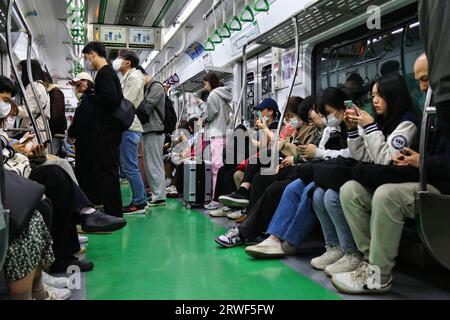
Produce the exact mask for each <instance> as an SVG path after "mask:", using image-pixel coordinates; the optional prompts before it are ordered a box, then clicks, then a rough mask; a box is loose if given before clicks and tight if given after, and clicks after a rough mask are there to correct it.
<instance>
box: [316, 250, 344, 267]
mask: <svg viewBox="0 0 450 320" xmlns="http://www.w3.org/2000/svg"><path fill="white" fill-rule="evenodd" d="M325 248H326V250H327V251H326V252H325V253H324V254H323V255H321V256H320V257H317V258H314V259H312V260H311V265H312V266H313V268H314V269H317V270H325V268H326V267H328V266H329V265H331V264H333V263H335V262H336V261H338V260H339V259H340V258H342V257H343V256H344V253H343V252H342V250H341V248H340V247H337V246H333V247H330V246H326V247H325Z"/></svg>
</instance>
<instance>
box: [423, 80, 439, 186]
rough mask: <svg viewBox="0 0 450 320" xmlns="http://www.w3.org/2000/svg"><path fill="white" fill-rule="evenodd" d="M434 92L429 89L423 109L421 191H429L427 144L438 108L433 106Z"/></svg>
mask: <svg viewBox="0 0 450 320" xmlns="http://www.w3.org/2000/svg"><path fill="white" fill-rule="evenodd" d="M432 96H433V92H432V90H431V88H429V89H428V93H427V99H426V102H425V107H424V109H423V118H422V128H421V132H420V192H427V189H428V188H427V149H428V148H427V145H428V131H429V130H428V127H429V124H430V121H431V119H430V118H431V117H430V116H431V115H433V114H435V113H436V109H435V108H434V107H432V106H431V99H432Z"/></svg>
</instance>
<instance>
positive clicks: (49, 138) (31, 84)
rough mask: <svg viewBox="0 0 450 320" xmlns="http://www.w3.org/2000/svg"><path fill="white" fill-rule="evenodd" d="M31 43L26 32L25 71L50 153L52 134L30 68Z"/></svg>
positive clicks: (29, 36)
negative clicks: (48, 142)
mask: <svg viewBox="0 0 450 320" xmlns="http://www.w3.org/2000/svg"><path fill="white" fill-rule="evenodd" d="M32 43H33V36H32V35H31V32H30V33H28V50H27V71H28V79H29V80H30V86H31V90H32V91H33V95H34V97H35V99H36V104H37V106H38V108H39V112H40V114H41V119H42V122H43V123H44V128H45V133H46V134H47V140H48V141H50V144H49V145H48V146H47V148H48V151H49V153H50V154H51V153H52V144H51V142H52V134H51V132H50V126H49V124H48V121H47V118H46V116H45V113H44V109H43V108H42V105H41V102H40V101H39V95H38V93H37V90H36V86H35V84H34V79H33V72H32V70H31V49H32V47H31V45H32ZM47 108H50V106H47Z"/></svg>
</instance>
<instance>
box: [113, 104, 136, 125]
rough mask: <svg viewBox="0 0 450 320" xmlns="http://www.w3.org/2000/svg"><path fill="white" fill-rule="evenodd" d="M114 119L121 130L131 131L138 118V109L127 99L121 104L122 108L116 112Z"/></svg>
mask: <svg viewBox="0 0 450 320" xmlns="http://www.w3.org/2000/svg"><path fill="white" fill-rule="evenodd" d="M112 115H113V117H114V118H115V119H116V120H118V122H119V124H120V127H121V130H122V131H126V130H128V129H130V127H131V125H132V124H133V121H134V118H135V117H136V108H135V107H134V104H133V103H132V102H131V101H130V100H127V99H125V98H123V99H122V101H121V102H120V107H119V108H117V109H116V110H114V112H113V113H112Z"/></svg>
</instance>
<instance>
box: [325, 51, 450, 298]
mask: <svg viewBox="0 0 450 320" xmlns="http://www.w3.org/2000/svg"><path fill="white" fill-rule="evenodd" d="M414 69H415V74H416V79H417V80H418V81H419V82H420V88H421V90H422V91H423V92H427V91H428V88H429V81H428V64H427V61H426V57H425V56H423V55H422V56H420V57H419V58H418V59H417V61H416V65H415V68H414ZM428 141H429V144H430V146H429V149H428V150H429V154H428V157H429V158H428V172H429V174H428V178H429V183H430V185H429V186H428V190H429V191H430V192H432V193H440V192H442V193H444V194H450V183H449V181H450V177H449V176H448V174H447V172H448V170H446V168H447V164H446V157H445V155H446V145H445V139H444V138H443V136H442V134H441V133H440V132H439V131H437V132H432V135H431V137H430V138H429V140H428ZM420 157H421V155H419V154H418V153H417V152H415V151H413V150H411V149H409V148H405V149H404V151H403V152H402V153H399V154H398V155H397V156H396V157H394V164H395V165H397V166H410V167H414V168H417V169H418V168H419V163H420ZM418 178H419V170H417V175H416V177H415V178H414V177H413V178H412V181H414V179H416V180H417V181H418ZM418 190H419V184H418V183H417V182H410V183H402V184H386V185H383V186H381V187H379V188H377V190H375V191H373V190H369V189H368V188H366V187H364V186H363V185H361V184H360V183H358V182H356V181H350V182H348V183H346V184H345V185H344V186H343V187H342V188H341V195H340V198H341V203H342V208H343V210H344V214H345V217H346V219H347V221H348V224H349V225H350V229H351V232H352V234H353V237H354V239H355V242H356V245H357V247H358V249H359V250H360V251H361V252H362V253H363V255H364V258H365V262H364V263H363V264H362V265H361V266H360V267H359V268H358V269H357V270H355V271H353V272H350V273H341V274H335V275H334V276H333V284H334V286H335V287H336V288H337V289H339V290H340V291H342V292H345V293H350V294H368V293H379V292H386V291H389V289H390V288H391V286H392V282H393V275H392V270H393V268H394V267H395V259H396V257H397V254H398V247H399V243H400V238H401V235H402V231H403V224H404V220H405V219H414V218H415V213H416V207H415V204H416V203H415V194H416V192H417V191H418ZM377 270H380V272H381V275H380V276H381V283H380V287H379V288H374V287H373V286H367V284H368V282H369V280H371V279H372V280H373V277H372V278H371V277H370V274H369V273H370V272H373V271H377Z"/></svg>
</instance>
